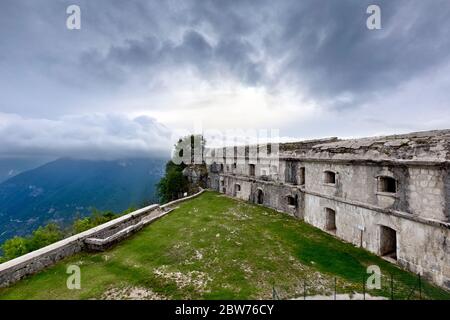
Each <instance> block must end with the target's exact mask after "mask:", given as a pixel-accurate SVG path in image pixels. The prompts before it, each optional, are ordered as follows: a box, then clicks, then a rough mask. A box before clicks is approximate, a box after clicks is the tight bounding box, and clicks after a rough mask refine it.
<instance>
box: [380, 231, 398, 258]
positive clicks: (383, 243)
mask: <svg viewBox="0 0 450 320" xmlns="http://www.w3.org/2000/svg"><path fill="white" fill-rule="evenodd" d="M380 255H381V256H385V257H388V258H391V259H395V260H397V232H396V231H395V230H394V229H391V228H389V227H385V226H380Z"/></svg>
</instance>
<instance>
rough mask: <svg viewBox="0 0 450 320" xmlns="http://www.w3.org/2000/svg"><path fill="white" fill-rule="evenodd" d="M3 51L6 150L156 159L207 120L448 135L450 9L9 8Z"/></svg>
mask: <svg viewBox="0 0 450 320" xmlns="http://www.w3.org/2000/svg"><path fill="white" fill-rule="evenodd" d="M71 4H77V5H79V6H80V8H81V30H68V29H67V28H66V19H67V17H68V15H67V14H66V8H67V7H68V6H69V5H71ZM370 4H377V5H379V6H380V8H381V23H382V29H381V30H369V29H367V27H366V19H367V18H368V16H369V15H368V14H367V13H366V9H367V7H368V6H369V5H370ZM0 49H1V50H0V93H1V94H0V157H6V156H33V155H45V156H53V157H60V156H79V157H124V156H134V155H155V154H160V153H161V152H164V151H165V150H168V148H169V147H170V144H171V142H170V137H171V133H172V132H174V131H176V130H180V129H188V130H192V129H193V128H194V126H195V125H196V123H197V124H199V123H200V124H202V126H203V127H204V128H205V129H208V128H212V129H220V130H225V129H233V128H238V129H248V128H252V129H279V130H280V135H281V136H283V137H291V138H293V137H295V138H299V139H306V138H308V139H309V138H321V137H327V136H339V137H361V136H371V135H378V134H388V133H404V132H409V131H416V130H427V129H443V128H450V112H449V110H450V106H449V101H450V90H449V89H450V2H449V1H448V0H442V1H440V0H431V1H423V0H416V1H412V0H390V1H373V0H372V1H364V0H353V1H344V0H341V1H335V0H292V1H283V0H280V1H273V0H270V1H262V0H249V1H246V0H241V1H222V0H221V1H218V0H217V1H208V0H198V1H188V0H183V1H181V0H176V1H175V0H172V1H161V0H158V1H148V0H142V1H137V0H136V1H131V0H128V1H122V0H95V1H92V0H85V1H77V0H71V1H62V0H59V1H58V0H40V1H33V0H2V1H1V7H0Z"/></svg>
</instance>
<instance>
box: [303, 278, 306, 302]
mask: <svg viewBox="0 0 450 320" xmlns="http://www.w3.org/2000/svg"><path fill="white" fill-rule="evenodd" d="M303 300H306V279H305V280H303Z"/></svg>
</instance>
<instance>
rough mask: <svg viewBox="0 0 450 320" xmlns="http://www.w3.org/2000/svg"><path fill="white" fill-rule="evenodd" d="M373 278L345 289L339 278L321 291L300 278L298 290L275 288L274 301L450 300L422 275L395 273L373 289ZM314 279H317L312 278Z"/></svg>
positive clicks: (312, 283) (310, 282) (364, 277)
mask: <svg viewBox="0 0 450 320" xmlns="http://www.w3.org/2000/svg"><path fill="white" fill-rule="evenodd" d="M369 277H370V275H367V274H363V275H361V277H360V279H361V280H360V281H359V282H356V283H355V281H352V285H349V286H345V285H343V284H342V280H340V279H339V278H337V277H335V278H332V279H331V281H328V286H327V287H323V284H321V285H320V288H317V285H316V284H315V282H314V281H308V280H307V279H300V280H299V282H298V283H297V284H296V285H295V286H294V287H292V286H291V287H281V286H279V287H276V286H275V285H274V286H273V287H272V299H273V300H287V299H297V300H302V299H303V300H323V299H334V300H372V299H390V300H433V299H450V293H446V292H445V291H443V290H442V289H440V288H437V287H435V286H432V285H430V284H428V283H427V282H426V281H423V279H422V276H421V275H420V274H417V275H415V276H409V277H407V278H405V277H401V276H398V275H394V274H388V275H386V276H381V278H380V282H379V286H378V287H376V288H373V286H372V285H371V283H369V285H368V278H369ZM310 280H314V279H310Z"/></svg>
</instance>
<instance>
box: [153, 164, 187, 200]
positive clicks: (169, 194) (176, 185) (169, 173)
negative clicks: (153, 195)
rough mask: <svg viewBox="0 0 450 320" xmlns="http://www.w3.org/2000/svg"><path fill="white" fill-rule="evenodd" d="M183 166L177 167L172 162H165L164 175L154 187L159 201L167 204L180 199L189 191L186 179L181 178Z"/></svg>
mask: <svg viewBox="0 0 450 320" xmlns="http://www.w3.org/2000/svg"><path fill="white" fill-rule="evenodd" d="M185 167H186V166H185V165H184V164H180V165H177V164H175V163H173V162H172V161H169V162H167V165H166V174H165V175H164V177H162V178H161V180H160V181H159V183H158V184H157V185H156V188H157V192H158V195H159V197H160V201H161V202H162V203H165V202H169V201H172V200H175V199H178V198H180V197H182V195H183V193H184V192H187V191H188V189H189V182H188V179H187V178H186V177H185V176H183V169H184V168H185Z"/></svg>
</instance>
